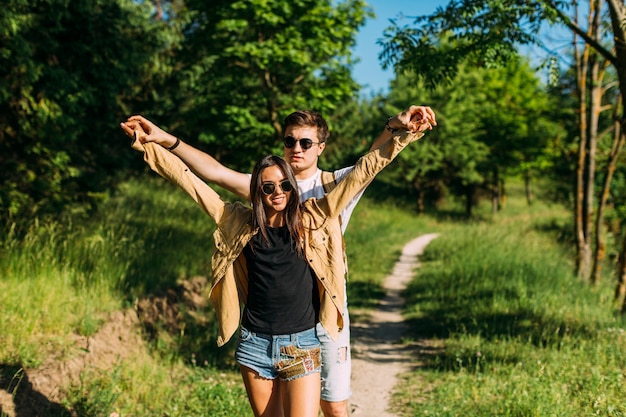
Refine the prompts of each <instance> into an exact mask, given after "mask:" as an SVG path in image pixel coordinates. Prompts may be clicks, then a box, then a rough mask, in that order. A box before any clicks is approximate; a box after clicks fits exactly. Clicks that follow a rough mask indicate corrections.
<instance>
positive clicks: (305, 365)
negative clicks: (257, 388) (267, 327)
mask: <svg viewBox="0 0 626 417" xmlns="http://www.w3.org/2000/svg"><path fill="white" fill-rule="evenodd" d="M235 359H236V360H237V363H238V364H239V365H243V366H245V367H248V368H250V369H252V370H253V371H256V372H257V373H258V374H259V376H260V377H261V378H265V379H276V378H280V379H281V380H283V381H291V380H293V379H296V378H300V377H303V376H306V375H310V374H313V373H319V372H320V371H321V368H322V359H321V349H320V341H319V339H318V338H317V334H316V331H315V328H314V327H313V328H311V329H308V330H304V331H302V332H298V333H293V334H287V335H265V334H261V333H255V332H251V331H250V330H248V329H246V328H245V327H241V328H240V330H239V340H238V342H237V349H236V350H235Z"/></svg>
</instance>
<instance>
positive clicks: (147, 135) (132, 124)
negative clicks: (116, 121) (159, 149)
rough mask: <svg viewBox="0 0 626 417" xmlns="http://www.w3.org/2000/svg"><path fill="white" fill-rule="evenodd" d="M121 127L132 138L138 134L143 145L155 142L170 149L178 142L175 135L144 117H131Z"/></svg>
mask: <svg viewBox="0 0 626 417" xmlns="http://www.w3.org/2000/svg"><path fill="white" fill-rule="evenodd" d="M120 127H121V128H122V130H123V131H124V133H126V134H127V135H128V136H130V137H131V138H133V137H134V135H135V134H136V135H137V139H138V140H139V142H141V143H146V142H155V143H158V144H159V145H161V146H164V147H166V148H168V147H170V146H172V145H174V144H175V143H176V142H177V140H176V137H175V136H174V135H171V134H169V133H167V132H166V131H164V130H163V129H161V128H160V127H158V126H157V125H155V124H154V123H152V122H151V121H150V120H148V119H146V118H145V117H143V116H139V115H137V116H131V117H129V118H128V119H127V120H126V122H122V123H120Z"/></svg>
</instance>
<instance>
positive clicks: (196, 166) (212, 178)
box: [120, 115, 250, 200]
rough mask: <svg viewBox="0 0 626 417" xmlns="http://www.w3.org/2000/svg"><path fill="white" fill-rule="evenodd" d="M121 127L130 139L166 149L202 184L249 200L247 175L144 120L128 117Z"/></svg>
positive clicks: (139, 117) (142, 118)
mask: <svg viewBox="0 0 626 417" xmlns="http://www.w3.org/2000/svg"><path fill="white" fill-rule="evenodd" d="M120 127H121V128H122V130H123V131H124V132H125V133H126V134H127V135H128V136H129V137H131V138H132V137H133V136H134V135H135V133H136V134H137V139H138V140H139V141H140V142H141V143H145V142H155V143H158V144H159V145H161V146H163V147H164V148H166V149H169V150H170V152H172V153H173V154H174V155H176V156H177V157H179V158H180V159H181V160H182V161H183V162H184V163H185V164H186V165H187V166H188V167H189V168H190V169H191V170H192V171H193V172H194V173H195V174H196V175H197V176H199V177H200V178H202V179H203V180H204V181H207V182H210V183H213V184H215V185H218V186H220V187H222V188H225V189H227V190H229V191H231V192H232V193H234V194H236V195H238V196H239V197H241V198H244V199H246V200H249V199H250V176H249V175H248V174H245V173H242V172H238V171H235V170H232V169H230V168H228V167H226V166H224V165H222V164H221V163H220V162H218V161H217V160H216V159H215V158H213V157H212V156H211V155H209V154H207V153H205V152H202V151H201V150H199V149H196V148H194V147H193V146H191V145H189V144H187V143H185V142H183V141H181V140H180V139H179V138H177V137H176V136H174V135H172V134H170V133H168V132H166V131H164V130H163V129H161V128H160V127H158V126H157V125H155V124H154V123H152V122H151V121H150V120H148V119H146V118H145V117H143V116H139V115H137V116H131V117H129V118H128V120H126V122H123V123H121V124H120Z"/></svg>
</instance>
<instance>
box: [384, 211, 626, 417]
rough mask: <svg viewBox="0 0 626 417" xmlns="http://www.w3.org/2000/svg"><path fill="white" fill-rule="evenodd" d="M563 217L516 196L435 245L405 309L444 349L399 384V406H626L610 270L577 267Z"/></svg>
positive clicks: (404, 409)
mask: <svg viewBox="0 0 626 417" xmlns="http://www.w3.org/2000/svg"><path fill="white" fill-rule="evenodd" d="M520 200H521V199H520ZM518 202H519V201H518ZM567 219H568V214H567V213H565V212H563V211H562V209H559V208H558V207H548V206H544V205H541V204H537V205H536V206H533V207H524V206H523V205H521V204H520V205H518V206H513V207H511V209H510V210H509V209H508V208H507V210H506V211H505V212H503V213H501V214H500V215H498V216H497V217H496V218H494V219H493V220H492V221H490V222H478V223H466V224H455V225H452V226H451V227H449V228H447V230H446V231H445V233H443V234H442V235H441V236H440V237H439V238H438V239H436V240H435V241H433V242H432V243H431V244H430V245H429V247H428V248H427V250H426V253H425V254H424V259H423V261H425V263H424V264H423V265H422V267H421V268H420V270H419V271H418V275H417V277H416V279H415V280H414V281H413V282H412V283H411V285H410V286H409V288H407V290H406V297H407V300H408V302H407V306H406V311H405V315H406V318H407V320H409V321H410V323H411V325H412V328H413V335H414V336H413V338H414V339H416V340H418V339H428V340H431V341H432V340H435V341H436V343H433V342H431V343H432V344H434V345H435V346H439V347H440V348H439V349H435V350H433V351H431V352H430V353H429V354H428V355H427V357H426V363H425V365H424V366H423V367H421V368H419V369H418V370H416V371H415V372H412V373H410V374H409V375H407V376H406V381H404V382H403V383H402V384H401V385H400V386H401V388H400V389H399V390H398V391H397V392H396V394H395V397H394V401H395V407H396V410H398V412H399V414H400V415H402V416H417V415H420V416H421V415H428V416H460V415H467V416H469V415H471V416H477V417H480V416H574V415H589V416H591V415H602V416H624V415H626V390H625V389H624V384H625V382H626V350H625V349H624V347H625V346H626V332H625V331H624V329H625V327H626V325H625V323H624V321H623V319H621V318H620V317H619V316H618V315H617V313H616V308H615V307H616V306H615V305H614V304H613V292H612V291H613V282H612V280H609V279H608V277H605V280H604V282H603V284H602V285H600V286H598V287H597V288H592V287H590V286H589V285H588V284H587V283H584V282H581V281H580V280H578V279H577V278H575V277H574V276H573V274H572V272H573V264H572V262H571V260H572V259H573V257H572V253H571V248H570V246H569V245H568V246H564V245H563V244H562V243H560V242H562V239H561V238H562V232H563V230H564V229H566V227H567V221H568V220H567ZM610 269H611V268H610V267H608V266H607V267H606V268H605V270H610ZM425 387H426V388H425Z"/></svg>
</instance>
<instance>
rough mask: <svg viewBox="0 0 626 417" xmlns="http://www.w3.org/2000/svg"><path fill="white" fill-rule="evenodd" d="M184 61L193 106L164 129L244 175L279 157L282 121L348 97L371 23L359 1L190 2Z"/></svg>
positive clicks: (330, 108)
mask: <svg viewBox="0 0 626 417" xmlns="http://www.w3.org/2000/svg"><path fill="white" fill-rule="evenodd" d="M187 4H188V7H189V8H190V10H191V16H192V19H191V20H190V21H189V23H188V24H187V27H186V29H185V33H186V40H185V44H184V50H183V51H182V52H181V54H180V56H181V60H182V61H183V62H184V63H185V66H184V68H183V69H184V73H185V74H184V76H185V82H184V84H183V85H184V87H185V88H188V89H189V90H188V91H189V93H188V94H189V96H190V97H191V96H193V102H190V103H189V105H186V106H184V107H182V108H180V109H178V110H177V111H176V113H177V114H176V115H175V116H170V117H169V118H168V119H169V120H166V124H167V125H169V126H173V125H178V126H180V127H179V128H178V129H179V131H180V132H181V134H182V135H183V136H184V137H188V138H191V140H198V141H199V142H200V143H201V144H202V146H203V147H204V148H205V149H207V150H208V151H209V153H211V154H212V155H215V156H216V157H217V158H218V159H219V160H220V161H221V162H223V163H225V164H226V165H228V166H231V167H233V168H237V169H240V170H244V171H248V170H250V168H251V166H252V164H253V163H254V162H255V161H256V160H257V159H258V158H259V157H260V156H262V155H264V154H266V153H268V152H276V153H278V152H279V151H280V150H281V149H280V147H279V146H278V144H279V143H280V139H281V138H282V126H281V125H282V119H283V118H284V117H285V116H286V115H287V114H289V113H291V112H292V111H294V110H296V109H301V108H307V109H313V110H316V111H319V112H321V113H322V114H324V115H327V114H330V113H332V112H333V111H334V110H335V109H336V108H337V106H338V104H339V103H341V102H344V101H346V100H347V99H348V98H352V97H353V96H354V95H355V93H356V91H357V89H358V86H357V84H356V83H355V82H354V81H353V80H352V77H351V74H350V70H351V65H352V64H353V60H352V58H351V51H350V48H351V47H352V46H353V45H354V39H355V37H356V33H357V30H358V28H359V27H360V26H361V25H362V24H363V23H364V20H365V18H366V17H367V16H369V15H370V12H369V10H368V9H367V8H366V6H365V3H364V2H363V1H362V0H346V1H342V2H332V1H329V0H298V1H291V2H282V1H265V0H263V1H261V0H257V1H234V2H233V1H229V2H226V1H222V2H206V1H192V0H189V1H188V2H187Z"/></svg>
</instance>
